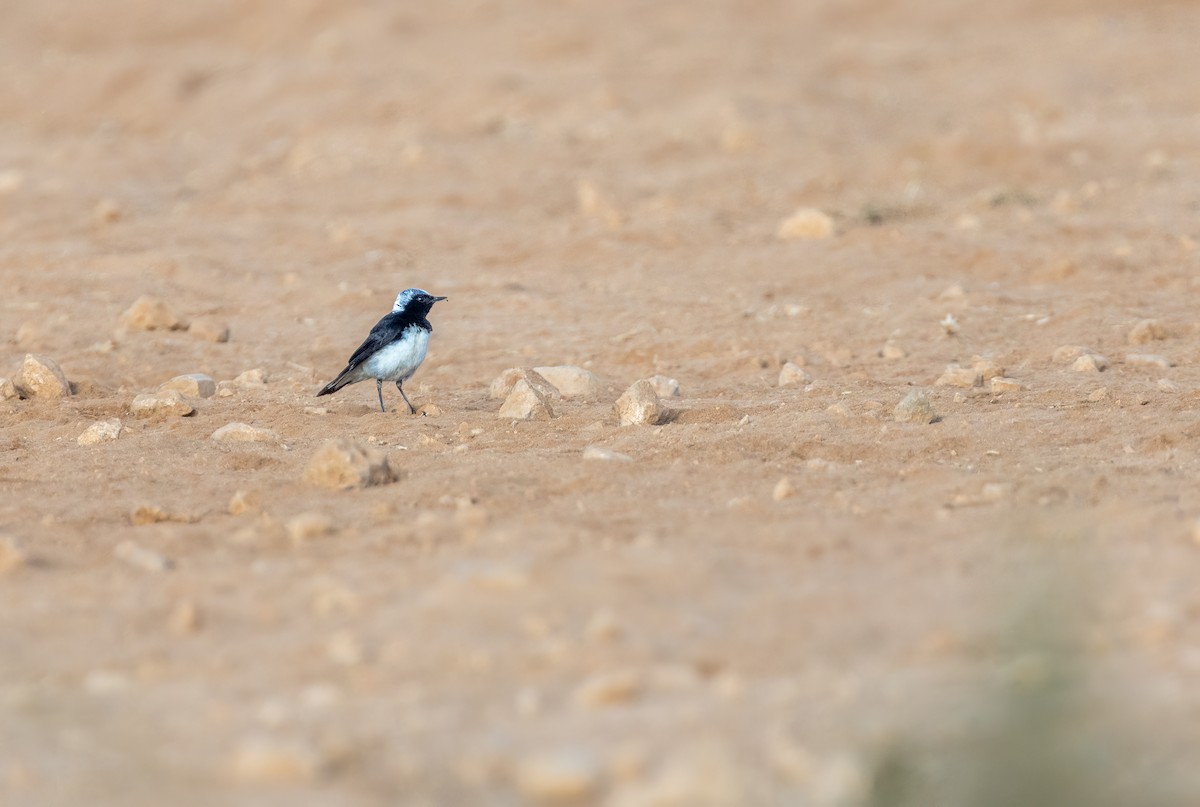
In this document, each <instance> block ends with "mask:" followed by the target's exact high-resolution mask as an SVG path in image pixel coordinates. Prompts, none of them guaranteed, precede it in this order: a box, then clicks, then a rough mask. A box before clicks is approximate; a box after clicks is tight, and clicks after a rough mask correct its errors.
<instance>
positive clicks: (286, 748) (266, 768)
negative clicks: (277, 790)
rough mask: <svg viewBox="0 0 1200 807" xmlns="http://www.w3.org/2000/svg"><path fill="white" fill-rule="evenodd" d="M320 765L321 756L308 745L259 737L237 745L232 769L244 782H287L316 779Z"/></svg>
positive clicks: (231, 765) (231, 764)
mask: <svg viewBox="0 0 1200 807" xmlns="http://www.w3.org/2000/svg"><path fill="white" fill-rule="evenodd" d="M320 767H321V766H320V757H319V756H318V755H317V753H316V752H315V751H313V750H312V749H311V748H309V747H307V746H305V745H301V744H299V743H292V742H283V741H279V740H271V739H267V738H259V739H254V740H248V741H245V742H243V743H242V744H241V745H240V746H239V747H238V749H237V751H236V752H235V753H234V755H233V760H232V761H231V763H230V772H231V773H232V774H233V777H234V778H235V779H237V780H238V781H241V782H245V783H255V784H287V783H295V782H308V781H311V780H312V779H315V778H316V776H317V774H318V773H319V771H320Z"/></svg>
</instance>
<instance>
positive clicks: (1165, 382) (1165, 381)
mask: <svg viewBox="0 0 1200 807" xmlns="http://www.w3.org/2000/svg"><path fill="white" fill-rule="evenodd" d="M1157 386H1158V389H1159V391H1160V392H1179V385H1178V384H1176V383H1175V382H1174V381H1172V380H1171V379H1169V378H1160V379H1158V384H1157Z"/></svg>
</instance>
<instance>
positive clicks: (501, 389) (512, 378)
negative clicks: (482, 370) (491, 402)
mask: <svg viewBox="0 0 1200 807" xmlns="http://www.w3.org/2000/svg"><path fill="white" fill-rule="evenodd" d="M524 373H525V371H524V370H523V369H521V368H520V367H510V368H508V369H507V370H505V371H504V372H503V373H501V374H500V375H498V376H496V377H495V379H493V380H492V383H491V384H489V385H488V396H489V397H491V398H507V397H508V393H510V392H512V388H513V385H514V384H516V383H517V382H518V381H520V380H521V378H522V376H523V375H524Z"/></svg>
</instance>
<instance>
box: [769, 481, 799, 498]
mask: <svg viewBox="0 0 1200 807" xmlns="http://www.w3.org/2000/svg"><path fill="white" fill-rule="evenodd" d="M795 495H796V486H795V485H793V484H792V480H790V479H788V478H787V477H786V476H785V477H783V479H780V480H779V481H778V482H776V483H775V489H774V490H772V491H771V498H772V499H774V500H775V501H777V502H781V501H783V500H784V499H790V498H792V497H793V496H795Z"/></svg>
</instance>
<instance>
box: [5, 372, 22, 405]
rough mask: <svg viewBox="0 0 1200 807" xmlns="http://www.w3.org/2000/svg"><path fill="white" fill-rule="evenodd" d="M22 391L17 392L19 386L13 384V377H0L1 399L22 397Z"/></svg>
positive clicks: (8, 399) (9, 399) (7, 399)
mask: <svg viewBox="0 0 1200 807" xmlns="http://www.w3.org/2000/svg"><path fill="white" fill-rule="evenodd" d="M20 397H21V395H20V393H18V392H17V386H16V385H15V384H13V382H12V379H10V378H2V377H0V401H11V400H12V399H13V398H20Z"/></svg>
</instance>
